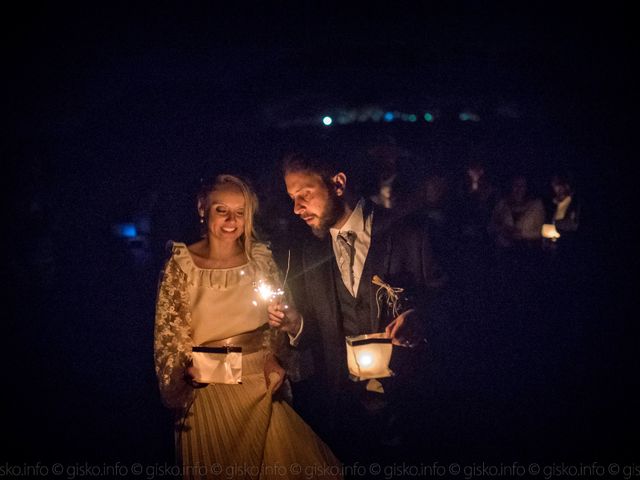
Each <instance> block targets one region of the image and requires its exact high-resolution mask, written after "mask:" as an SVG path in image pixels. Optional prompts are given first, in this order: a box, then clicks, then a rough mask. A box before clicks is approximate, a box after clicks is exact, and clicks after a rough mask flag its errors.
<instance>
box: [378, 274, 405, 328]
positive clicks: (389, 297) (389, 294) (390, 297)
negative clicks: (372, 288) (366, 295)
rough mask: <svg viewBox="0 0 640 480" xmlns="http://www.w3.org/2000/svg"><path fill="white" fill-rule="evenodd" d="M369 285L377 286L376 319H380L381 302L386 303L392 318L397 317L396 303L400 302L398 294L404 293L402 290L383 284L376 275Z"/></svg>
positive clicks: (397, 306)
mask: <svg viewBox="0 0 640 480" xmlns="http://www.w3.org/2000/svg"><path fill="white" fill-rule="evenodd" d="M371 283H373V284H374V285H377V286H378V290H377V291H376V306H377V307H378V318H380V304H381V303H382V302H385V303H386V305H387V309H388V311H390V312H391V314H392V315H393V318H396V317H397V316H398V315H399V312H398V308H399V305H398V303H399V302H400V298H399V297H398V294H399V293H402V292H404V288H399V287H392V286H391V285H389V284H388V283H385V282H384V281H383V280H382V279H381V278H380V277H379V276H378V275H374V276H373V278H372V279H371Z"/></svg>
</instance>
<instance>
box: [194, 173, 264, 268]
mask: <svg viewBox="0 0 640 480" xmlns="http://www.w3.org/2000/svg"><path fill="white" fill-rule="evenodd" d="M225 186H234V187H237V188H238V189H239V190H240V191H241V192H242V196H243V197H244V232H243V234H242V236H241V237H240V238H239V241H240V242H241V243H242V246H243V249H244V253H245V255H246V256H247V258H248V259H249V260H252V259H253V258H252V256H251V249H252V245H253V242H255V241H257V238H256V235H255V232H254V230H253V217H254V215H255V213H256V212H257V211H258V197H257V195H256V194H255V192H254V191H253V189H252V188H251V186H250V185H249V182H247V181H246V180H244V179H242V178H240V177H237V176H235V175H230V174H226V173H225V174H222V175H218V176H216V177H215V178H214V179H213V180H212V181H210V182H206V183H203V184H202V186H201V187H200V192H199V193H198V204H199V205H202V207H203V209H204V216H205V218H206V219H208V218H209V209H210V208H211V200H210V194H211V193H212V192H214V191H216V190H218V189H220V188H222V187H225ZM205 234H206V227H205V231H204V232H203V235H205Z"/></svg>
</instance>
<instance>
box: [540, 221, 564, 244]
mask: <svg viewBox="0 0 640 480" xmlns="http://www.w3.org/2000/svg"><path fill="white" fill-rule="evenodd" d="M542 237H543V238H550V239H551V241H552V242H555V241H556V240H557V239H558V238H560V234H559V233H558V230H556V226H555V225H554V224H552V223H545V224H544V225H542Z"/></svg>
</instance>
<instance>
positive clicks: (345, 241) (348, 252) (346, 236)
mask: <svg viewBox="0 0 640 480" xmlns="http://www.w3.org/2000/svg"><path fill="white" fill-rule="evenodd" d="M337 239H338V245H339V247H340V251H341V252H342V260H341V261H340V271H341V272H343V273H344V272H346V273H347V275H346V277H347V278H348V282H349V283H348V284H347V285H346V287H347V290H349V292H350V293H351V294H352V295H353V284H354V276H353V262H354V260H355V258H356V248H355V243H356V232H354V231H351V230H349V231H348V232H340V233H338V237H337ZM343 278H344V276H343Z"/></svg>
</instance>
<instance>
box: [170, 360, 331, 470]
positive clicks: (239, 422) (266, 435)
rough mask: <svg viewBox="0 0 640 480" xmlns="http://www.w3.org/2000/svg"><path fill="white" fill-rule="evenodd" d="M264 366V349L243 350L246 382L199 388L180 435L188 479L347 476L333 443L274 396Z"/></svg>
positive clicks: (244, 380)
mask: <svg viewBox="0 0 640 480" xmlns="http://www.w3.org/2000/svg"><path fill="white" fill-rule="evenodd" d="M263 367H264V353H263V352H256V353H252V354H249V355H243V358H242V382H243V383H242V384H240V385H209V386H207V387H205V388H201V389H197V390H196V395H195V400H194V402H193V404H192V406H191V407H190V409H189V411H188V412H187V414H186V417H185V418H184V419H183V422H184V423H183V426H182V428H180V429H179V431H178V438H177V441H178V445H177V447H178V454H179V455H180V457H181V460H182V465H183V467H182V468H183V471H182V473H183V476H184V478H234V479H236V478H239V479H242V478H244V479H260V480H261V479H276V478H277V479H286V478H306V479H308V478H342V474H341V465H340V462H339V461H338V460H337V459H336V457H335V456H334V455H333V453H332V452H331V450H330V449H329V447H328V446H327V445H326V444H325V443H324V442H323V441H322V440H321V439H320V438H319V437H318V436H317V435H316V434H315V432H314V431H313V430H312V429H311V427H309V426H308V425H307V424H306V423H305V422H304V420H302V418H300V416H299V415H298V414H297V413H296V412H295V411H294V410H293V409H292V408H291V406H290V405H289V404H288V403H286V402H285V401H282V400H274V399H273V397H272V392H271V391H270V389H268V388H267V385H266V381H265V378H264V373H263Z"/></svg>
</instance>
